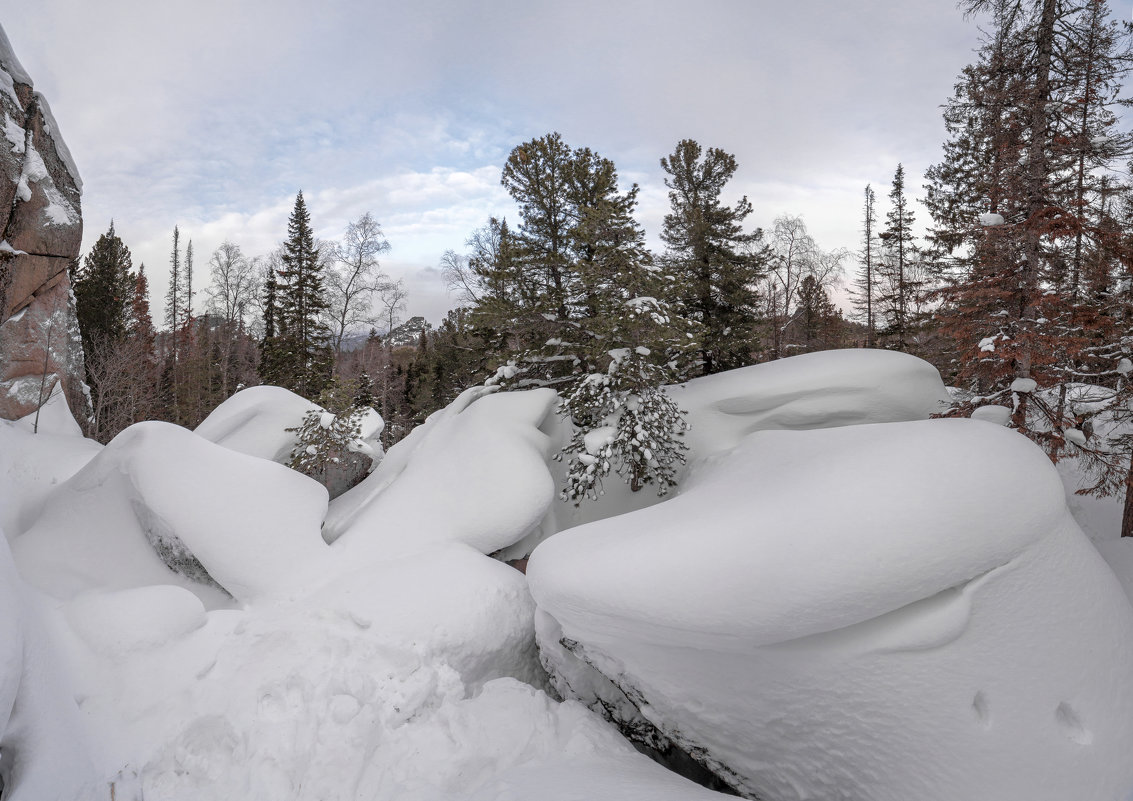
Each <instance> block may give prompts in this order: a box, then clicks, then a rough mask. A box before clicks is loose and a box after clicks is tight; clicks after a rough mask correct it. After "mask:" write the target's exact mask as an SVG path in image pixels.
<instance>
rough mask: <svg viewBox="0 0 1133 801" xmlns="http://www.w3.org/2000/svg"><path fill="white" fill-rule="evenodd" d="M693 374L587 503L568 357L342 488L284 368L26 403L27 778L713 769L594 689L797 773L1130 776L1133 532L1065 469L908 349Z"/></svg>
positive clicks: (11, 644) (9, 512) (20, 764)
mask: <svg viewBox="0 0 1133 801" xmlns="http://www.w3.org/2000/svg"><path fill="white" fill-rule="evenodd" d="M670 389H671V391H672V393H673V396H674V397H675V398H677V400H678V402H679V403H680V404H681V406H682V408H685V409H687V410H688V417H689V420H690V422H691V424H692V430H691V431H690V432H689V435H688V437H689V443H690V445H691V446H692V447H691V450H690V453H689V457H690V458H689V465H688V469H687V471H686V472H685V473H684V474H683V475H682V476H681V479H680V484H679V486H678V487H677V490H678V494H677V495H676V496H675V497H673V498H671V499H670V500H666V501H664V502H659V501H658V499H657V498H656V496H655V495H654V494H653V493H649V492H641V493H630V492H629V490H628V489H627V488H626V487H624V486H623V485H621V484H620V483H618V484H613V483H611V484H610V485H608V489H609V492H608V494H607V495H606V496H604V497H603V500H602V501H601V502H600V503H597V504H593V505H587V506H585V507H581V508H578V509H576V508H575V507H573V506H570V505H569V504H564V503H562V502H560V501H558V500H557V499H556V481H557V480H559V479H560V478H561V475H562V473H561V471H562V470H563V466H562V464H561V463H560V462H555V461H553V458H552V457H553V455H554V453H555V452H556V451H557V450H558V448H559V447H561V445H562V444H563V443H564V442H565V441H566V438H567V437H569V434H570V425H571V424H570V422H569V421H567V420H564V419H562V418H561V417H559V416H558V415H557V414H556V413H555V409H556V407H557V403H558V398H557V396H556V395H555V393H554V392H552V391H550V390H547V389H541V390H532V391H527V392H513V393H501V392H494V391H493V388H488V387H479V388H475V389H473V390H470V391H468V392H466V393H464V394H463V395H462V396H461V397H459V398H458V399H457V400H456V401H455V402H454V403H453V404H451V405H450V406H449V407H448V408H446V409H443V410H441V411H440V412H438V413H436V414H434V415H433V416H432V417H430V418H429V420H428V421H427V422H426V423H425V424H424V425H423V426H421V427H419V428H418V429H416V430H415V431H414V432H413V433H412V434H411V435H410V436H409V437H407V438H406V439H405V440H403V441H402V442H400V443H399V444H398V445H396V446H395V447H393V448H391V449H390V451H389V452H388V453H387V454H385V457H384V459H383V460H382V461H381V463H380V464H379V465H378V467H377V468H376V469H375V470H374V472H373V473H372V474H371V475H370V476H369V477H368V478H367V479H366V480H365V481H364V482H363V483H362V484H361V485H359V486H358V487H356V488H355V489H354V490H351V491H349V492H347V493H345V494H344V495H342V496H341V497H339V498H337V499H335V500H334V501H331V502H330V503H329V505H328V502H327V495H326V492H325V490H323V488H322V487H321V486H319V485H318V484H317V483H316V482H314V481H312V480H310V479H307V478H306V477H304V476H301V475H299V474H298V473H296V472H294V471H292V470H289V469H288V468H286V467H283V466H282V465H279V464H274V463H272V461H271V460H273V459H276V458H279V457H280V456H281V455H283V456H285V455H286V454H287V453H289V451H290V448H291V447H292V446H293V436H294V435H293V434H291V433H288V432H283V431H282V429H284V428H286V427H294V426H296V425H298V424H299V423H300V422H301V420H302V418H303V415H304V414H305V413H306V412H307V410H309V409H311V408H317V407H313V406H312V404H310V403H309V402H308V401H305V400H304V399H302V398H299V397H298V396H295V395H293V394H291V393H288V392H286V391H284V390H281V389H278V388H272V387H257V388H253V389H250V390H245V391H243V392H241V393H238V394H237V395H236V396H234V397H233V398H231V399H229V401H226V402H225V403H224V404H222V406H221V407H219V408H218V409H217V410H215V411H214V413H213V414H212V415H210V416H209V418H208V419H207V420H206V421H205V422H204V423H202V424H201V426H200V427H198V429H197V431H196V432H190V431H186V430H184V429H181V428H178V427H176V426H172V425H168V424H164V423H145V424H140V425H137V426H133V427H131V428H130V429H127V430H126V431H125V432H123V433H122V434H121V435H120V436H119V437H118V438H116V439H115V440H114V441H113V442H112V443H110V444H109V445H108V446H106V447H105V448H103V447H102V446H99V445H98V444H97V443H93V442H90V441H88V440H85V439H83V438H82V437H81V436H80V435H79V434H78V432H77V431H76V428H75V425H74V421H73V419H72V418H71V417H70V415H69V413H67V411H66V407H65V404H60V403H59V401H57V400H52V401H51V402H49V403H48V404H47V405H46V406H45V407H44V409H43V414H42V415H41V420H40V423H41V427H40V433H39V434H35V435H33V434H32V433H31V432H30V430H29V427H28V425H29V424H28V420H27V419H25V420H22V421H19V422H17V423H10V422H6V421H0V526H2V527H3V528H4V529H5V531H6V533H7V535H8V539H9V540H10V541H11V543H12V547H11V553H10V554H9V551H8V549H7V548H6V544H5V543H4V542H0V585H2V586H0V605H2V607H3V608H4V609H6V610H9V611H8V612H7V614H6V615H5V616H3V617H2V618H0V775H3V778H4V781H5V782H6V784H7V785H8V787H7V789H6V792H5V799H6V801H7V799H9V798H11V799H15V801H41V800H42V799H48V800H50V799H56V798H58V799H84V801H85V799H86V798H88V797H89V798H100V799H105V798H106V797H108V795H110V796H112V797H114V798H117V799H119V800H120V801H123V800H125V799H134V800H135V801H136V799H141V798H145V799H148V801H163V800H165V801H174V800H176V801H181V800H182V799H186V798H193V799H200V800H201V801H209V800H210V799H218V800H219V799H231V798H240V799H250V800H251V801H256V800H257V799H264V801H268V800H269V799H270V800H271V801H277V799H284V798H286V799H296V801H316V800H317V801H357V799H363V798H364V799H368V800H375V801H415V800H416V801H425V800H426V799H428V801H448V800H449V799H451V800H452V801H456V799H462V800H463V799H478V800H481V801H487V799H507V798H515V799H520V798H538V799H541V801H559V800H560V799H561V800H562V801H568V799H569V800H570V801H583V800H584V799H585V801H595V800H600V799H609V800H610V801H614V800H615V799H617V801H646V800H647V799H648V801H669V799H672V801H677V799H687V800H688V801H701V799H703V800H704V801H707V799H710V798H721V797H722V796H721V795H720V794H718V793H715V792H712V791H710V790H707V789H704V788H702V787H699V786H696V785H693V784H691V783H690V782H689V781H688V780H686V779H683V778H681V777H679V776H677V775H676V774H674V773H671V772H669V771H668V770H666V769H665V768H663V767H661V766H660V765H658V764H657V763H655V762H653V761H651V760H649V759H648V758H646V757H645V756H642V755H641V754H640V753H638V752H637V751H636V750H635V749H634V748H633V747H632V746H631V745H630V744H629V742H628V740H627V739H626V738H625V737H624V736H623V735H622V734H621V733H619V732H618V731H617V730H616V729H615V728H614V726H613V725H611V724H610V723H607V722H606V721H604V720H603V719H602V717H601V716H600V715H599V714H596V713H595V711H594V710H598V711H602V712H604V713H606V714H609V715H610V716H611V717H613V718H614V719H615V720H617V721H620V722H621V723H622V724H623V725H624V726H625V727H626V730H627V731H628V730H631V731H635V732H637V735H636V736H639V737H640V738H642V739H645V740H649V741H650V742H652V743H653V744H654V745H658V746H662V747H664V746H665V745H666V744H667V743H668V742H670V741H671V742H672V743H673V744H674V745H676V746H677V747H679V748H683V749H685V750H687V751H689V752H691V753H694V754H695V755H696V756H698V757H699V758H700V759H701V760H702V761H704V762H705V763H706V764H708V765H709V766H710V767H713V768H714V769H716V770H717V771H718V773H719V774H720V775H722V776H724V777H727V778H729V779H730V780H731V781H733V782H734V783H735V784H736V785H737V786H739V787H741V788H743V789H745V791H747V792H749V793H759V794H760V797H765V798H775V799H777V801H792V799H802V798H846V799H850V798H854V799H867V798H868V799H870V801H896V799H902V801H908V799H914V798H915V799H925V800H926V801H929V799H941V801H944V799H948V801H952V799H962V798H996V799H1014V798H1028V799H1036V800H1038V801H1041V800H1042V799H1051V800H1052V801H1053V799H1064V798H1082V797H1086V796H1084V795H1083V792H1082V788H1089V791H1088V793H1087V796H1088V797H1090V798H1098V799H1119V798H1124V797H1126V796H1127V795H1128V790H1129V788H1130V787H1133V765H1130V764H1129V763H1128V760H1127V759H1126V756H1127V753H1128V745H1129V743H1130V742H1133V676H1126V673H1127V670H1126V666H1127V665H1128V664H1129V662H1130V659H1131V657H1133V605H1131V604H1130V602H1129V600H1128V598H1127V596H1126V594H1125V592H1123V591H1122V582H1125V586H1126V588H1128V587H1129V586H1130V583H1131V580H1130V576H1133V567H1131V566H1133V558H1129V557H1130V554H1129V553H1126V552H1125V551H1128V550H1130V549H1128V548H1126V547H1125V544H1124V543H1105V542H1101V543H1100V544H1099V549H1100V550H1101V551H1102V552H1103V554H1104V555H1105V557H1106V560H1108V562H1109V564H1110V566H1111V567H1112V569H1111V567H1107V565H1106V561H1104V560H1103V559H1102V558H1101V556H1099V555H1098V551H1097V550H1096V549H1094V548H1093V547H1092V546H1091V545H1090V543H1089V542H1088V541H1087V540H1086V538H1085V537H1083V535H1082V532H1081V531H1080V530H1079V528H1078V526H1077V525H1076V524H1075V522H1074V519H1073V518H1071V516H1070V512H1069V511H1068V509H1067V503H1066V498H1067V495H1066V494H1064V493H1070V492H1072V491H1073V488H1074V487H1073V486H1072V485H1073V482H1074V481H1076V480H1078V479H1080V476H1077V473H1076V472H1075V469H1074V467H1073V466H1072V465H1065V464H1064V465H1060V466H1059V470H1058V472H1056V471H1055V470H1052V469H1051V467H1050V465H1049V463H1048V461H1047V460H1046V457H1045V456H1044V455H1043V454H1042V452H1041V451H1040V450H1039V449H1037V448H1035V447H1034V446H1033V445H1032V444H1031V443H1030V442H1029V441H1028V440H1026V439H1025V438H1023V437H1021V436H1020V435H1018V434H1017V433H1015V432H1013V431H1011V430H1009V429H1006V428H1004V427H1002V426H1001V425H990V424H988V423H987V422H980V421H971V420H948V419H945V420H924V419H923V418H926V417H928V416H929V415H931V414H933V413H935V412H937V411H940V410H941V408H942V403H943V402H946V401H947V397H948V396H947V393H946V391H945V390H944V388H943V386H942V385H941V383H940V379H939V376H938V375H937V374H936V373H935V371H934V370H932V369H931V368H930V367H928V366H927V365H926V364H925V363H924V362H921V361H919V360H917V359H914V358H912V357H907V356H903V355H901V354H894V353H889V352H880V351H874V352H858V351H843V352H839V353H830V354H810V355H807V356H800V357H793V358H792V359H788V360H783V361H782V362H780V363H778V364H775V365H761V366H759V367H757V368H748V369H745V370H739V371H733V372H732V373H726V374H720V375H717V376H710V377H707V378H703V379H696V380H694V381H690V382H689V383H688V384H686V385H683V386H680V387H673V388H670ZM1067 397H1068V399H1069V401H1070V403H1071V407H1072V408H1075V409H1077V408H1079V407H1081V408H1086V407H1090V408H1093V406H1095V405H1097V404H1104V403H1105V402H1106V401H1105V399H1104V398H1098V397H1096V396H1095V395H1094V394H1091V393H1089V392H1087V391H1086V389H1085V388H1083V389H1082V391H1078V390H1077V389H1075V390H1074V391H1072V392H1070V393H1068V396H1067ZM996 410H998V411H996ZM1008 412H1009V410H1008V409H1006V408H1004V407H984V409H982V410H978V414H979V415H980V416H983V417H985V419H996V421H997V422H1002V420H999V419H998V418H1001V417H1003V416H1004V415H1005V414H1006V413H1008ZM906 421H913V422H906ZM381 427H382V422H381V418H380V416H379V415H377V413H376V412H372V411H371V412H368V413H366V414H364V415H363V436H364V438H366V440H367V442H373V443H376V441H377V439H376V438H377V435H378V434H379V433H380V431H381ZM363 444H366V443H363ZM589 444H590V443H588V445H589ZM601 444H602V437H601V436H597V437H596V438H595V442H594V443H593V445H594V447H595V449H597V450H600V449H601ZM1060 474H1061V480H1060ZM1064 484H1065V489H1064ZM1070 498H1071V500H1072V501H1073V502H1075V503H1081V504H1083V505H1082V506H1080V507H1075V508H1074V509H1073V510H1072V511H1073V513H1074V515H1075V516H1077V517H1078V519H1080V520H1083V521H1085V520H1087V519H1089V520H1095V519H1096V520H1097V521H1099V522H1098V523H1097V525H1098V526H1099V530H1101V527H1102V523H1101V522H1100V521H1101V519H1102V518H1101V516H1100V515H1101V512H1100V511H1099V510H1101V509H1102V506H1101V505H1100V504H1099V505H1098V506H1097V507H1095V506H1090V505H1086V504H1087V502H1093V499H1086V498H1081V496H1070ZM1115 507H1118V508H1117V512H1118V514H1117V518H1118V520H1119V519H1120V508H1119V505H1118V504H1115V502H1114V501H1113V500H1112V499H1110V500H1108V501H1107V502H1106V504H1105V506H1104V513H1105V515H1106V517H1105V520H1106V521H1107V522H1106V523H1105V525H1107V526H1108V525H1110V524H1111V523H1112V519H1111V517H1110V515H1112V512H1113V510H1114V508H1115ZM615 514H617V515H618V516H617V517H614V516H612V515H615ZM601 517H605V519H599V520H595V518H601ZM1083 525H1085V523H1083ZM568 526H574V528H573V529H571V530H561V529H565V528H567V527H568ZM556 532H558V533H556ZM1091 536H1093V534H1092V533H1091ZM540 540H545V541H544V542H543V543H542V544H541V545H539V546H538V548H537V549H536V550H535V552H534V555H533V556H532V558H531V561H530V565H529V571H528V576H527V577H525V576H524V575H523V574H522V573H521V572H519V571H518V570H515V569H513V568H512V567H510V566H508V565H505V564H503V563H502V562H501V561H498V560H497V559H493V558H489V557H488V556H486V555H485V554H490V553H496V554H497V555H500V558H503V555H516V556H522V555H524V554H525V553H526V552H527V551H528V550H529V549H530V547H531V546H532V545H533V544H534V543H537V542H539V541H540ZM501 554H502V555H501ZM13 563H14V564H13ZM170 564H172V565H173V566H174V567H175V568H177V571H179V572H177V571H174V570H171V569H170V566H169V565H170ZM17 569H18V572H19V575H16V570H17ZM1114 573H1116V574H1117V576H1118V577H1117V578H1115V576H1114ZM25 582H27V583H26V584H25ZM29 585H30V586H29ZM537 602H538V606H537ZM537 641H538V643H539V649H538V650H537V647H536V643H537ZM541 662H542V664H543V665H545V666H546V667H548V668H550V669H551V675H550V676H548V675H547V674H546V673H545V672H544V670H543V667H542V666H541V664H540V663H541ZM552 688H554V689H553V691H552ZM556 692H557V693H559V694H561V695H563V696H566V697H568V698H573V699H577V700H567V701H565V702H560V701H558V700H556V699H555V698H554V697H553V695H554V693H556ZM588 706H589V707H591V708H590V709H588V708H587V707H588ZM61 766H62V767H61Z"/></svg>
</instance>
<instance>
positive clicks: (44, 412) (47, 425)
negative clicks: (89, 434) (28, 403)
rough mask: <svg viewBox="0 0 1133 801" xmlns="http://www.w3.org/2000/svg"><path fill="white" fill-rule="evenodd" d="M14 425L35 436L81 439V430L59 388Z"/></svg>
mask: <svg viewBox="0 0 1133 801" xmlns="http://www.w3.org/2000/svg"><path fill="white" fill-rule="evenodd" d="M16 425H18V426H20V427H21V428H23V429H24V430H26V431H31V432H33V433H37V434H62V435H66V436H72V437H81V436H82V435H83V430H82V429H81V428H79V424H78V422H76V421H75V416H74V415H73V414H71V408H70V407H69V406H68V405H67V396H66V395H64V394H63V390H62V389H61V388H57V389H56V390H55V392H53V393H51V395H50V396H49V397H48V398H47V400H46V401H44V403H43V405H42V406H41V407H40V408H39V409H38V410H37V411H34V412H31V413H30V414H28V415H27V416H26V417H21V418H20V419H19V420H17V421H16Z"/></svg>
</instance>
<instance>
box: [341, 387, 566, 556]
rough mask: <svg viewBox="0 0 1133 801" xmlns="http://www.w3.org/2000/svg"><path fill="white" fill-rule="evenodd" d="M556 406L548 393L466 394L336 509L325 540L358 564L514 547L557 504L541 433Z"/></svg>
mask: <svg viewBox="0 0 1133 801" xmlns="http://www.w3.org/2000/svg"><path fill="white" fill-rule="evenodd" d="M556 400H557V396H556V395H555V393H554V392H553V391H551V390H549V389H544V390H533V391H530V392H509V393H495V394H491V393H489V392H487V391H486V390H485V388H483V387H477V388H474V389H471V390H468V391H467V392H465V393H464V394H462V395H461V396H460V397H459V398H457V400H456V401H454V402H453V403H452V404H451V405H449V406H448V407H447V408H445V409H442V410H441V411H439V412H436V413H435V414H433V415H431V416H430V417H429V419H428V420H427V421H426V422H425V424H424V425H422V426H420V427H418V428H417V429H415V430H414V431H413V432H412V433H411V434H410V435H409V436H408V437H406V438H405V439H403V440H402V441H401V442H399V443H397V444H396V445H395V446H393V447H392V448H390V450H389V453H387V454H386V456H385V458H384V459H383V460H382V463H381V464H380V465H379V466H378V469H377V470H375V471H374V472H373V473H371V474H370V475H369V476H367V477H366V479H365V480H364V481H363V482H362V483H361V484H359V485H358V486H357V487H355V488H354V489H352V490H349V491H348V492H346V493H344V494H343V495H341V496H339V497H338V498H336V499H335V500H334V502H333V503H332V504H331V506H330V512H329V514H328V515H327V520H326V524H325V526H324V528H323V533H324V536H325V537H326V538H327V540H328V541H330V542H333V543H334V544H335V547H336V548H340V549H342V550H343V551H344V552H347V553H350V554H353V555H354V556H355V557H356V558H367V557H368V556H370V555H373V554H386V555H398V554H407V553H412V552H414V551H418V550H421V549H422V548H426V547H430V546H432V545H434V544H436V543H439V542H449V541H456V542H463V543H465V544H467V545H470V546H471V547H473V548H475V549H476V550H478V551H480V552H481V553H492V552H493V551H497V550H499V549H501V548H505V547H506V546H508V545H511V544H512V543H514V542H517V541H518V540H520V539H521V538H522V537H523V536H524V535H525V534H527V533H528V532H530V531H531V530H532V529H534V528H535V527H537V526H538V525H539V524H540V522H541V521H542V520H543V517H544V516H545V515H546V513H547V511H548V509H549V508H550V506H551V503H552V502H553V501H554V500H555V485H554V481H553V479H552V478H551V474H550V472H549V470H548V468H547V460H548V458H549V456H550V455H551V452H550V444H551V440H550V439H549V437H548V436H547V435H546V434H544V433H543V432H542V431H541V430H540V426H542V425H544V423H545V421H547V420H548V418H549V417H552V415H553V410H554V407H555V403H556ZM438 488H442V489H441V490H440V491H437V490H438ZM423 499H428V500H423Z"/></svg>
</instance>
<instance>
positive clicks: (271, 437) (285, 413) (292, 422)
mask: <svg viewBox="0 0 1133 801" xmlns="http://www.w3.org/2000/svg"><path fill="white" fill-rule="evenodd" d="M313 408H317V405H316V404H314V403H311V401H309V400H306V399H305V398H302V397H300V396H299V395H296V394H295V393H294V392H291V391H290V390H286V389H283V388H282V387H271V386H262V387H249V388H248V389H242V390H240V391H239V392H237V393H236V394H235V395H233V396H232V397H231V398H229V399H228V400H226V401H224V402H223V403H222V404H220V405H219V406H217V407H216V408H215V409H213V410H212V412H211V413H210V414H209V416H208V417H206V418H205V419H204V420H203V421H202V422H201V424H200V425H199V426H197V427H196V429H194V431H195V433H196V434H197V436H199V437H204V438H205V439H207V440H208V441H209V442H215V443H216V444H217V445H223V446H224V447H225V448H228V449H229V450H234V451H237V452H238V453H245V454H247V455H249V456H258V457H260V458H261V459H269V460H271V461H273V462H280V463H286V462H287V460H288V458H289V457H290V455H291V449H292V448H294V447H295V442H296V436H295V432H294V431H288V430H287V429H288V428H296V427H298V426H299V425H301V424H302V423H303V415H305V414H306V413H307V411H308V410H309V409H313Z"/></svg>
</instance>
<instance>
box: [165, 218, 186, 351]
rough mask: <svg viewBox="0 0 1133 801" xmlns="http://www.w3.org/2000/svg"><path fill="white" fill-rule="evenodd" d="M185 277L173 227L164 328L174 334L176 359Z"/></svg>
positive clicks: (178, 242) (179, 245)
mask: <svg viewBox="0 0 1133 801" xmlns="http://www.w3.org/2000/svg"><path fill="white" fill-rule="evenodd" d="M184 281H185V275H184V273H183V272H182V270H181V232H180V231H179V230H178V228H177V226H176V225H175V226H173V251H172V252H171V253H170V254H169V289H168V291H167V292H166V295H165V327H166V328H168V329H169V331H170V333H172V334H174V337H173V339H174V347H173V351H174V354H175V356H174V357H175V358H176V352H177V347H176V339H177V337H176V333H177V332H178V331H180V330H181V324H182V321H183V319H182V316H181V304H182V303H184V300H185V298H184V290H183V289H182V287H183V285H184Z"/></svg>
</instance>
